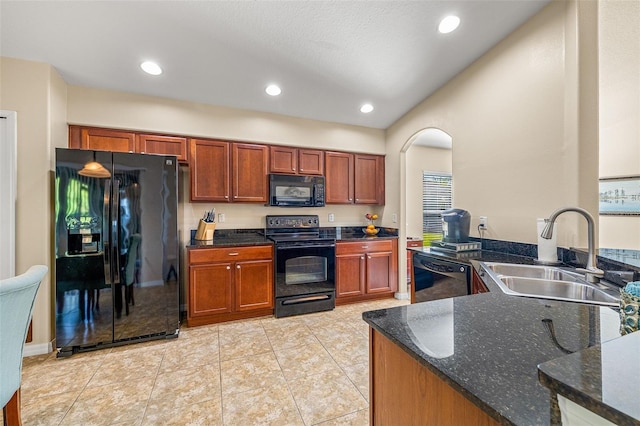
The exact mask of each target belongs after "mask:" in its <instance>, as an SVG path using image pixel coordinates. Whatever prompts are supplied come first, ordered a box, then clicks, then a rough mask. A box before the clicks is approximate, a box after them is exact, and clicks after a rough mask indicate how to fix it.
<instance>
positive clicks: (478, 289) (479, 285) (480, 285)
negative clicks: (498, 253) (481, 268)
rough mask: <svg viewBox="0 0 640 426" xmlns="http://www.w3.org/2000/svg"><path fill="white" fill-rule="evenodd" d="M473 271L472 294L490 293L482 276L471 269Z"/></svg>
mask: <svg viewBox="0 0 640 426" xmlns="http://www.w3.org/2000/svg"><path fill="white" fill-rule="evenodd" d="M471 270H472V274H471V294H479V293H488V292H489V289H488V288H487V286H486V285H485V284H484V281H483V280H482V278H481V277H480V275H478V272H477V271H476V270H475V269H474V268H471Z"/></svg>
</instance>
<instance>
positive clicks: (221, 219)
mask: <svg viewBox="0 0 640 426" xmlns="http://www.w3.org/2000/svg"><path fill="white" fill-rule="evenodd" d="M218 222H220V223H222V222H224V213H218Z"/></svg>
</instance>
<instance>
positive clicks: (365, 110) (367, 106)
mask: <svg viewBox="0 0 640 426" xmlns="http://www.w3.org/2000/svg"><path fill="white" fill-rule="evenodd" d="M371 111H373V105H371V104H364V105H362V106H361V107H360V112H362V113H365V114H368V113H370V112H371Z"/></svg>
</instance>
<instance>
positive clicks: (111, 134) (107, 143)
mask: <svg viewBox="0 0 640 426" xmlns="http://www.w3.org/2000/svg"><path fill="white" fill-rule="evenodd" d="M73 134H74V133H73V132H69V135H70V136H72V135H73ZM135 141H136V134H135V133H133V132H124V131H119V130H109V129H98V128H95V127H83V128H81V129H80V149H91V150H96V151H117V152H134V151H135V148H136V147H135ZM69 145H70V146H71V145H72V143H71V141H70V144H69Z"/></svg>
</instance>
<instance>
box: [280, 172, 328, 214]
mask: <svg viewBox="0 0 640 426" xmlns="http://www.w3.org/2000/svg"><path fill="white" fill-rule="evenodd" d="M269 205H270V206H279V207H324V176H302V175H278V174H270V175H269Z"/></svg>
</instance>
